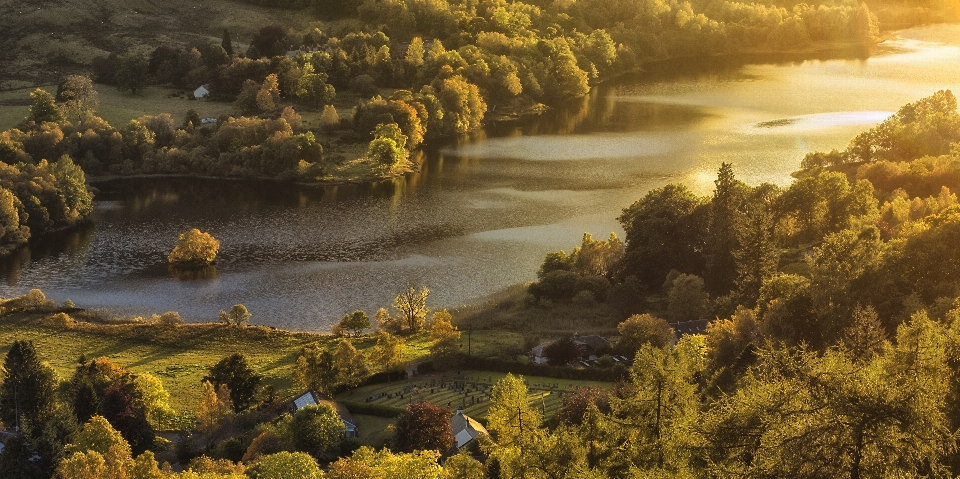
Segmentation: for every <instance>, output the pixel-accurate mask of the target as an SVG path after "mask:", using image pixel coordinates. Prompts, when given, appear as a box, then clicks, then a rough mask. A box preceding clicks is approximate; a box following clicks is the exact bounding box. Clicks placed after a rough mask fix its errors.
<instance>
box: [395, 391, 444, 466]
mask: <svg viewBox="0 0 960 479" xmlns="http://www.w3.org/2000/svg"><path fill="white" fill-rule="evenodd" d="M394 431H395V432H394V437H393V442H394V446H395V448H396V450H397V451H399V452H414V451H423V450H434V451H438V452H441V453H442V452H446V451H447V449H449V448H450V445H451V444H453V430H452V429H451V427H450V408H447V407H440V406H437V405H436V404H431V403H429V402H427V401H418V402H416V403H413V404H408V405H407V407H406V409H405V410H404V411H403V413H402V414H401V415H400V418H399V419H397V425H396V429H395V430H394Z"/></svg>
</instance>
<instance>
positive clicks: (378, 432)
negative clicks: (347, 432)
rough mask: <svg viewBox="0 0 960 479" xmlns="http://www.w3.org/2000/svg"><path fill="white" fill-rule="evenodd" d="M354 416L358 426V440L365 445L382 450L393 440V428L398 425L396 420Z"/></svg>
mask: <svg viewBox="0 0 960 479" xmlns="http://www.w3.org/2000/svg"><path fill="white" fill-rule="evenodd" d="M352 416H353V420H354V421H355V422H356V424H357V432H358V433H359V435H358V438H359V439H360V441H362V442H363V443H364V444H369V445H372V446H373V447H376V448H380V447H382V446H385V445H387V444H388V443H389V442H390V440H391V439H392V438H393V428H392V427H391V426H393V425H395V424H397V420H396V418H386V417H377V416H367V415H365V414H353V415H352Z"/></svg>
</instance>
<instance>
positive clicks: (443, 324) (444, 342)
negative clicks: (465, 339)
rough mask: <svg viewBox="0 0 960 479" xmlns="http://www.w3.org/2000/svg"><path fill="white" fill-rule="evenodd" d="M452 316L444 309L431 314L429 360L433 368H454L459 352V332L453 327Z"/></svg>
mask: <svg viewBox="0 0 960 479" xmlns="http://www.w3.org/2000/svg"><path fill="white" fill-rule="evenodd" d="M452 321H453V316H452V315H451V314H450V313H449V312H448V311H447V310H445V309H443V310H440V311H437V312H435V313H433V323H431V324H430V358H431V360H432V361H433V364H434V366H438V367H441V368H449V367H454V366H456V363H457V354H458V353H459V352H460V343H459V342H458V341H460V331H459V330H458V329H457V327H456V326H454V325H453V323H452Z"/></svg>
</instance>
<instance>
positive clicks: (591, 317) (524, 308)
mask: <svg viewBox="0 0 960 479" xmlns="http://www.w3.org/2000/svg"><path fill="white" fill-rule="evenodd" d="M527 286H528V285H526V284H515V285H512V286H508V287H506V288H504V289H503V290H501V291H498V292H496V293H493V294H491V295H490V296H488V297H487V298H485V299H484V300H482V301H478V302H476V303H474V304H470V305H466V306H461V307H457V308H453V309H451V310H450V312H451V313H452V314H453V317H454V318H455V320H454V323H456V325H457V326H459V327H460V329H462V330H467V329H468V328H470V327H473V328H476V329H490V330H509V331H515V332H517V333H521V334H527V335H529V334H538V335H541V336H543V337H544V338H551V337H552V338H556V337H559V336H562V335H563V334H572V333H580V334H601V335H609V334H616V330H617V324H619V323H620V322H621V321H623V320H624V319H626V316H625V315H623V314H622V313H620V312H619V311H617V310H616V308H615V307H614V306H613V305H612V304H610V303H602V302H591V303H586V304H578V303H572V302H558V303H556V304H552V305H549V306H543V305H537V306H531V305H528V304H527V303H526V299H527Z"/></svg>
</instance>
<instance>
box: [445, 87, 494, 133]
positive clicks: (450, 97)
mask: <svg viewBox="0 0 960 479" xmlns="http://www.w3.org/2000/svg"><path fill="white" fill-rule="evenodd" d="M437 98H439V99H440V103H441V104H442V105H443V112H444V114H443V127H442V128H443V131H444V132H445V133H447V134H454V133H465V132H467V131H470V130H472V129H474V128H477V127H479V126H480V124H481V123H483V116H484V114H485V113H486V112H487V104H486V102H485V101H484V100H483V96H481V95H480V89H479V88H477V86H476V85H474V84H472V83H470V82H468V81H467V80H466V79H465V78H463V77H462V76H460V75H456V76H452V77H450V78H446V79H444V80H441V81H440V82H439V86H438V88H437Z"/></svg>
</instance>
